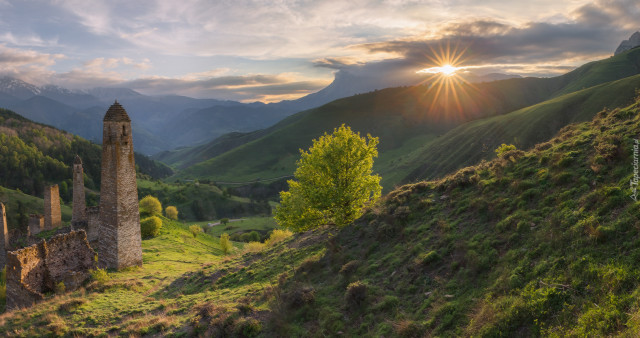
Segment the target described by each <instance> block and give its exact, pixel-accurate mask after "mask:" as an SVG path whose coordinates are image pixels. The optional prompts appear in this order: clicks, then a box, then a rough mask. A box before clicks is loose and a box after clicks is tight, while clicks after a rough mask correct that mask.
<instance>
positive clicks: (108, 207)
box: [98, 101, 142, 269]
mask: <svg viewBox="0 0 640 338" xmlns="http://www.w3.org/2000/svg"><path fill="white" fill-rule="evenodd" d="M103 123H104V124H103V132H102V172H101V176H102V178H101V187H100V228H99V230H98V232H99V238H98V265H99V266H100V267H106V268H115V269H122V268H125V267H129V266H134V265H142V243H141V237H140V212H139V209H138V189H137V187H138V186H137V183H136V170H135V167H136V166H135V162H134V156H133V139H132V136H131V119H130V118H129V115H127V112H126V111H125V110H124V108H123V107H122V106H121V105H120V104H119V103H118V101H115V103H114V104H113V105H111V107H109V110H107V113H106V114H105V115H104V120H103Z"/></svg>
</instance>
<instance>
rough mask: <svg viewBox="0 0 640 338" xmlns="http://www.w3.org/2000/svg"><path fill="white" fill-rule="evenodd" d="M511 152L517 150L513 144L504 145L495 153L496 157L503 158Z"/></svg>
mask: <svg viewBox="0 0 640 338" xmlns="http://www.w3.org/2000/svg"><path fill="white" fill-rule="evenodd" d="M511 150H516V146H514V145H513V144H509V145H507V144H504V143H503V144H502V145H500V146H499V147H498V148H497V149H496V150H495V151H496V155H497V156H498V157H499V158H502V157H504V156H505V154H506V153H508V152H509V151H511Z"/></svg>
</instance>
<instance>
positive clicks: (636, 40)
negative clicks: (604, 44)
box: [613, 32, 640, 55]
mask: <svg viewBox="0 0 640 338" xmlns="http://www.w3.org/2000/svg"><path fill="white" fill-rule="evenodd" d="M638 46H640V32H635V33H633V35H631V37H630V38H629V40H624V41H622V42H621V43H620V46H618V48H616V51H615V53H613V55H618V54H620V53H622V52H625V51H628V50H629V49H632V48H636V47H638Z"/></svg>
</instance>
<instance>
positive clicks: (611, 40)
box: [0, 0, 640, 102]
mask: <svg viewBox="0 0 640 338" xmlns="http://www.w3.org/2000/svg"><path fill="white" fill-rule="evenodd" d="M638 18H640V1H635V0H596V1H582V0H562V1H558V0H528V1H500V0H483V1H477V0H451V1H445V0H424V1H422V0H380V1H360V0H350V1H344V0H338V1H322V0H309V1H307V0H274V1H265V0H255V1H247V0H219V1H212V0H203V1H198V0H181V1H175V0H154V1H151V0H136V1H131V0H125V1H119V0H109V1H107V0H104V1H101V0H91V1H87V0H68V1H67V0H53V1H40V0H20V1H13V0H0V75H3V76H12V77H16V78H19V79H21V80H24V81H26V82H29V83H33V84H36V85H44V84H55V85H59V86H63V87H66V88H71V89H88V88H92V87H127V88H131V89H134V90H136V91H139V92H141V93H144V94H149V95H161V94H179V95H186V96H191V97H198V98H216V99H230V100H238V101H243V102H251V101H263V102H276V101H279V100H283V99H295V98H298V97H301V96H304V95H307V94H309V93H312V92H316V91H318V90H320V89H322V88H323V87H325V86H327V85H328V84H330V83H331V81H332V80H333V78H334V75H335V73H336V72H338V71H342V72H352V73H358V72H360V73H363V74H368V75H370V76H371V75H373V76H376V75H378V74H379V75H380V76H385V74H402V72H407V71H408V72H412V73H415V72H418V71H420V70H422V69H425V68H428V67H432V66H441V65H438V64H436V63H437V62H434V60H435V59H437V58H436V57H435V55H437V54H438V53H439V52H440V51H441V50H443V48H445V49H446V46H449V48H450V49H451V50H455V51H456V53H457V54H459V55H460V59H459V61H458V63H459V64H458V66H465V67H469V68H468V69H472V70H473V71H474V72H477V73H480V74H482V73H485V74H486V73H492V72H499V73H505V74H518V75H522V76H554V75H558V74H562V73H565V72H567V71H569V70H571V69H573V68H575V67H576V66H579V65H581V64H584V63H586V62H588V61H593V60H597V59H602V58H606V57H608V56H610V55H612V54H613V51H614V50H615V48H616V47H617V46H618V44H619V43H620V42H621V41H622V40H624V39H628V38H629V36H630V35H631V34H632V33H633V32H635V31H637V30H640V21H638ZM443 46H445V47H443Z"/></svg>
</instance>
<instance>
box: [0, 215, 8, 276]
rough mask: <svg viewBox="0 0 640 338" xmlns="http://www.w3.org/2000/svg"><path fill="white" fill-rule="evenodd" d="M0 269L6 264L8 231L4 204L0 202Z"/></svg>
mask: <svg viewBox="0 0 640 338" xmlns="http://www.w3.org/2000/svg"><path fill="white" fill-rule="evenodd" d="M0 213H2V216H0V236H1V237H0V269H2V268H3V267H4V266H5V264H7V249H9V231H8V229H7V212H6V210H5V208H4V204H2V203H0Z"/></svg>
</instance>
